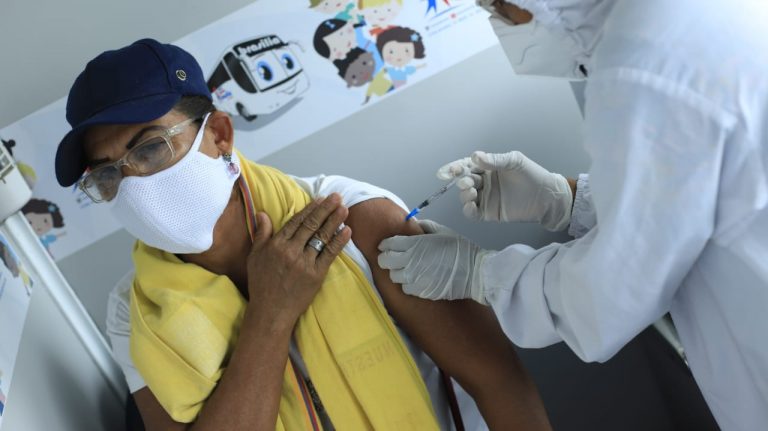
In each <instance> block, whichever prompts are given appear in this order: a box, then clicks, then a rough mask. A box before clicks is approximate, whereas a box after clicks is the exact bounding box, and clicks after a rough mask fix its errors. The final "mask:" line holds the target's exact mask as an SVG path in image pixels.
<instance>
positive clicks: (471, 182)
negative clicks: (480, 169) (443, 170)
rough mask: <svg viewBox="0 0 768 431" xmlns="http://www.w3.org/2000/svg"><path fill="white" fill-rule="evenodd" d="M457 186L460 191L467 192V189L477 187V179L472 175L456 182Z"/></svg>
mask: <svg viewBox="0 0 768 431" xmlns="http://www.w3.org/2000/svg"><path fill="white" fill-rule="evenodd" d="M456 186H457V187H458V188H459V190H466V189H469V188H472V187H474V186H475V178H474V176H472V175H470V176H467V177H464V178H462V179H460V180H458V181H456Z"/></svg>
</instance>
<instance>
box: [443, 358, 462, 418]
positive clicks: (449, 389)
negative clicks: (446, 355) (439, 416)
mask: <svg viewBox="0 0 768 431" xmlns="http://www.w3.org/2000/svg"><path fill="white" fill-rule="evenodd" d="M440 376H441V377H442V378H443V383H444V384H445V393H446V395H448V405H449V406H450V408H451V416H452V417H453V424H454V425H455V426H456V431H465V430H464V421H463V420H462V419H461V410H459V402H458V400H457V399H456V391H454V390H453V380H451V376H449V375H448V374H446V373H445V371H443V370H442V369H440Z"/></svg>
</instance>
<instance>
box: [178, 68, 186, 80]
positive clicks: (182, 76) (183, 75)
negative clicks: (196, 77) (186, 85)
mask: <svg viewBox="0 0 768 431" xmlns="http://www.w3.org/2000/svg"><path fill="white" fill-rule="evenodd" d="M176 77H177V78H179V81H186V80H187V72H185V71H184V70H183V69H179V70H177V71H176Z"/></svg>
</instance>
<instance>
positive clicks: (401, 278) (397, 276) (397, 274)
mask: <svg viewBox="0 0 768 431" xmlns="http://www.w3.org/2000/svg"><path fill="white" fill-rule="evenodd" d="M389 278H390V280H392V281H393V282H395V283H397V284H402V285H403V286H405V285H406V284H409V283H413V276H412V275H411V273H410V272H409V271H406V270H404V269H393V270H391V271H389Z"/></svg>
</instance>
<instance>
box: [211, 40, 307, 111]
mask: <svg viewBox="0 0 768 431" xmlns="http://www.w3.org/2000/svg"><path fill="white" fill-rule="evenodd" d="M291 45H296V46H299V45H298V44H296V43H295V42H290V43H285V42H283V41H282V40H281V39H280V38H279V37H277V36H276V35H274V34H271V35H267V36H262V37H258V38H256V39H251V40H247V41H244V42H241V43H238V44H235V45H233V46H231V47H229V48H227V49H226V50H225V51H224V53H223V54H222V57H221V60H219V62H218V63H217V64H216V67H215V68H214V70H213V72H212V73H211V76H210V77H209V78H208V88H209V89H210V90H211V95H212V96H213V101H214V103H215V104H216V106H217V107H218V108H219V109H221V110H222V111H226V112H228V113H229V114H231V115H239V116H241V117H243V118H244V119H246V120H248V121H253V120H255V119H256V117H257V116H259V115H264V114H271V113H273V112H275V111H277V110H278V109H280V108H281V107H283V106H285V105H286V104H287V103H288V102H290V101H291V100H294V99H295V98H297V97H299V96H300V95H301V94H302V93H304V92H305V91H307V89H309V77H308V76H307V74H306V73H304V69H303V68H302V67H301V63H300V62H299V58H298V56H297V55H296V54H295V53H294V51H293V50H292V49H291ZM299 48H301V47H300V46H299Z"/></svg>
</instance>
